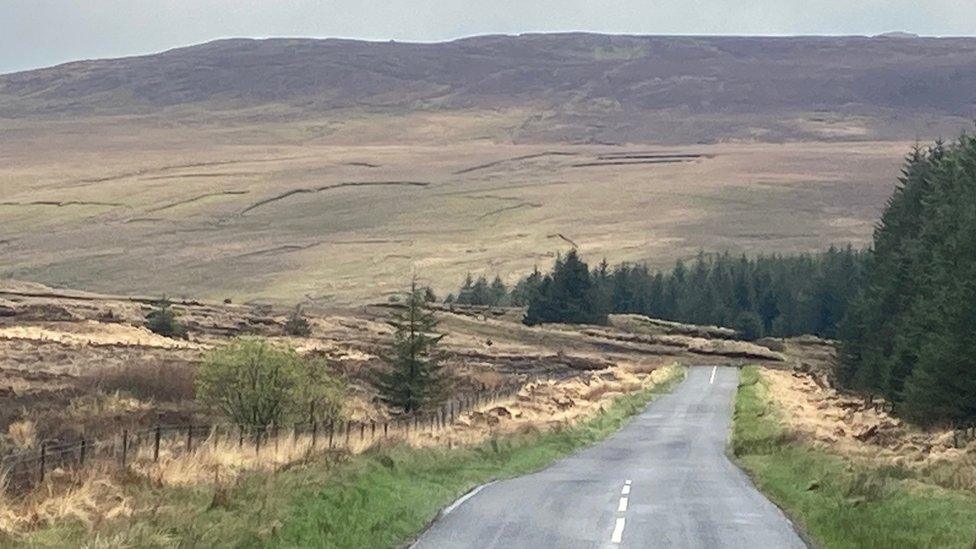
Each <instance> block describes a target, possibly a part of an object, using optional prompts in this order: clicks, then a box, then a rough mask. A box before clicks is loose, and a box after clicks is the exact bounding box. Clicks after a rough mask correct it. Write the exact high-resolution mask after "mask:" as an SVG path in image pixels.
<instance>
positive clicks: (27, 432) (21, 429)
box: [7, 419, 37, 450]
mask: <svg viewBox="0 0 976 549" xmlns="http://www.w3.org/2000/svg"><path fill="white" fill-rule="evenodd" d="M7 438H8V439H9V440H10V442H12V443H13V444H14V446H16V447H17V448H19V449H21V450H27V449H30V448H34V447H35V446H37V427H36V426H35V425H34V422H33V421H31V420H29V419H22V420H20V421H14V422H13V423H11V424H10V425H9V426H8V427H7Z"/></svg>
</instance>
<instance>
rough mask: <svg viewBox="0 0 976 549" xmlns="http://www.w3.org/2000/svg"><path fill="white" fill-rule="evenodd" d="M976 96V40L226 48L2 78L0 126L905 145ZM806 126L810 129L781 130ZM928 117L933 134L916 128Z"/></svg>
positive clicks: (531, 41) (538, 41)
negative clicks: (187, 125)
mask: <svg viewBox="0 0 976 549" xmlns="http://www.w3.org/2000/svg"><path fill="white" fill-rule="evenodd" d="M974 90H976V40H974V39H966V38H959V39H935V38H907V37H901V36H882V37H874V38H866V37H795V38H762V37H755V38H752V37H750V38H745V37H680V36H607V35H596V34H543V35H539V34H526V35H520V36H481V37H474V38H467V39H462V40H457V41H453V42H447V43H436V44H415V43H397V42H384V43H380V42H362V41H352V40H331V39H330V40H312V39H268V40H245V39H230V40H220V41H216V42H211V43H207V44H202V45H198V46H192V47H187V48H180V49H175V50H171V51H167V52H164V53H160V54H156V55H148V56H140V57H130V58H123V59H111V60H98V61H82V62H76V63H69V64H65V65H60V66H57V67H52V68H48V69H41V70H35V71H28V72H21V73H16V74H9V75H5V76H0V117H6V118H21V117H24V116H32V117H54V116H56V117H60V118H63V117H83V116H91V115H133V114H136V115H147V114H152V115H160V114H161V113H165V114H166V115H167V116H176V117H182V118H187V119H190V118H194V119H195V120H196V121H199V119H198V118H195V115H196V114H199V113H200V112H201V111H206V112H209V113H211V114H210V116H213V117H214V119H211V120H210V121H211V122H224V123H226V122H228V121H234V122H244V121H248V122H254V121H281V120H298V119H301V118H304V117H308V116H316V115H322V114H323V113H328V114H329V115H330V116H336V115H337V114H338V112H343V114H342V115H339V116H343V117H344V116H352V115H353V114H354V113H362V112H380V113H398V114H400V113H403V112H418V111H421V112H430V111H460V110H478V111H509V110H526V111H529V113H528V114H527V115H526V116H525V117H524V119H523V120H522V121H521V124H520V125H519V126H517V127H514V128H512V132H513V137H514V138H516V139H522V140H569V141H578V140H593V141H611V142H619V141H648V140H649V141H668V142H670V141H675V140H678V141H686V142H687V141H712V140H716V139H721V138H754V137H758V138H761V139H764V140H782V139H790V138H800V137H804V136H814V135H817V133H818V132H817V128H816V126H817V125H818V124H830V123H831V122H836V120H835V119H834V117H866V118H867V120H866V121H865V122H866V125H867V127H868V131H867V133H868V134H870V135H872V136H879V137H892V136H901V137H910V136H911V133H913V132H918V131H919V130H920V129H923V128H924V129H923V132H924V133H926V134H928V133H930V132H932V131H935V132H939V131H950V132H951V133H955V132H956V130H957V128H958V126H959V124H960V122H962V121H964V120H965V119H967V118H968V117H971V116H972V115H973V109H974V106H976V91H974ZM214 111H231V112H229V113H228V112H224V113H222V114H221V115H219V116H215V115H214ZM896 111H902V112H912V113H917V114H918V115H919V116H920V118H918V119H915V118H914V117H909V119H907V120H906V119H905V118H904V117H903V116H899V113H898V112H896ZM801 113H804V114H807V115H810V116H808V117H807V124H806V126H807V127H804V125H802V124H789V123H785V124H784V123H783V121H779V120H777V118H779V117H782V116H783V115H787V114H789V115H790V116H795V115H797V114H801ZM816 113H819V114H816ZM922 115H924V117H925V118H928V119H929V120H930V121H931V122H929V124H931V125H929V124H922V125H921V126H919V124H920V122H919V121H920V120H921V119H922V118H921V116H922ZM676 117H677V118H681V119H683V120H682V121H681V122H680V123H679V122H678V121H675V120H673V118H676ZM207 118H208V117H204V120H207ZM960 119H961V120H960ZM838 131H839V130H838ZM821 133H822V132H821ZM840 133H841V135H839V136H842V137H843V136H845V135H844V133H845V132H840ZM849 133H850V132H847V134H848V135H846V136H847V137H850V135H849ZM854 136H855V137H858V135H857V134H855V135H854ZM833 137H838V135H834V136H833ZM860 137H863V136H860Z"/></svg>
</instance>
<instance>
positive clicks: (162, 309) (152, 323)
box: [146, 296, 186, 338]
mask: <svg viewBox="0 0 976 549" xmlns="http://www.w3.org/2000/svg"><path fill="white" fill-rule="evenodd" d="M146 328H148V329H149V331H150V332H153V333H156V334H159V335H161V336H164V337H176V338H185V337H186V327H185V326H183V324H182V323H180V321H178V320H177V319H176V312H175V311H173V307H172V304H171V303H170V301H169V300H168V299H166V297H165V296H164V297H163V298H162V299H160V300H159V301H158V302H156V306H155V307H154V308H153V310H151V311H149V314H148V315H146Z"/></svg>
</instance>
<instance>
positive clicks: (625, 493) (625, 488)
mask: <svg viewBox="0 0 976 549" xmlns="http://www.w3.org/2000/svg"><path fill="white" fill-rule="evenodd" d="M620 493H621V494H623V495H625V496H626V495H627V494H629V493H630V485H629V484H625V485H624V489H623V490H622V491H621V492H620Z"/></svg>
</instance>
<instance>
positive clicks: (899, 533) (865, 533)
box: [732, 367, 976, 548]
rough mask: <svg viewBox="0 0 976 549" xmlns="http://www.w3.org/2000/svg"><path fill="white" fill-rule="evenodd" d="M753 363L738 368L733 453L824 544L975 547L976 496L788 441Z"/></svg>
mask: <svg viewBox="0 0 976 549" xmlns="http://www.w3.org/2000/svg"><path fill="white" fill-rule="evenodd" d="M777 415H778V411H777V409H776V405H775V403H774V402H772V400H771V398H770V397H769V394H768V389H767V385H766V382H765V381H764V380H763V379H762V377H761V376H760V373H759V370H758V368H756V367H749V368H746V369H744V370H743V375H742V381H741V383H740V386H739V392H738V395H737V397H736V404H735V419H734V428H733V434H732V451H733V453H734V454H735V456H736V459H737V460H738V462H739V464H740V465H741V466H742V467H743V468H745V469H746V471H748V472H749V474H750V475H751V476H752V477H753V479H754V480H755V482H756V485H757V486H758V487H759V489H760V490H762V491H763V492H764V493H766V495H767V496H769V497H770V498H771V499H772V500H773V501H774V502H776V503H777V504H778V505H779V506H780V507H782V508H783V509H784V510H786V512H787V513H788V514H789V515H791V516H792V517H793V519H794V520H795V521H796V522H797V523H798V524H799V525H800V526H801V528H803V529H804V530H805V531H806V532H807V533H808V534H809V536H810V537H811V538H812V539H813V541H814V542H815V543H816V544H818V545H820V546H823V547H879V548H880V547H885V548H889V547H962V548H973V547H976V494H973V493H972V492H971V491H966V490H949V489H945V488H941V487H938V486H936V485H935V484H934V483H931V482H928V480H929V479H926V478H924V477H922V476H921V474H920V473H917V472H914V471H911V470H908V469H905V468H899V467H885V466H877V465H871V464H866V463H853V462H850V461H848V460H845V459H843V458H841V457H839V456H836V455H833V454H830V453H828V452H827V451H825V450H822V449H818V448H815V447H813V446H811V445H808V444H804V443H802V442H799V441H796V440H793V439H792V437H791V436H790V435H789V433H788V432H787V431H786V430H784V428H783V427H781V424H780V422H779V420H778V419H777Z"/></svg>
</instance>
